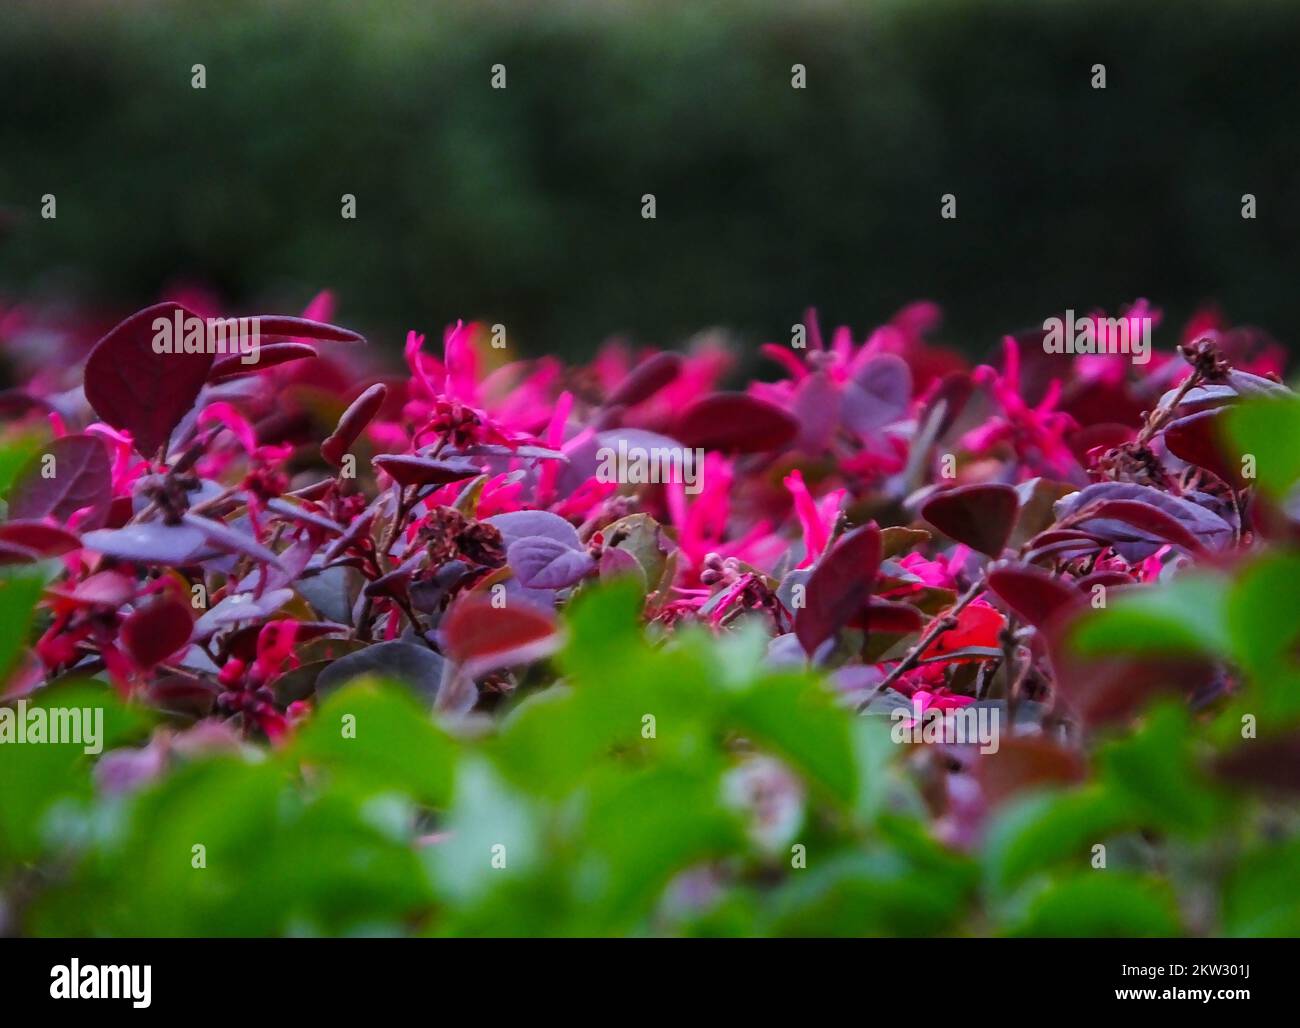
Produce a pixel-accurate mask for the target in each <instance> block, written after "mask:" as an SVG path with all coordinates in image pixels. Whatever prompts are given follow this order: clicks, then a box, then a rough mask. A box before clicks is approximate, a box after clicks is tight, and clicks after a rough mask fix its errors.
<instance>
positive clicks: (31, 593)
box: [0, 572, 45, 692]
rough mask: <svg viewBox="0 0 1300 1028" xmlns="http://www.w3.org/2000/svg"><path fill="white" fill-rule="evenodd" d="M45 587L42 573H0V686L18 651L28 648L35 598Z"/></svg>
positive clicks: (0, 690) (37, 597) (37, 598)
mask: <svg viewBox="0 0 1300 1028" xmlns="http://www.w3.org/2000/svg"><path fill="white" fill-rule="evenodd" d="M44 587H45V578H44V576H43V575H40V574H35V573H32V572H21V573H17V574H14V573H9V574H5V573H3V572H0V686H3V684H4V681H5V677H6V676H7V675H8V674H9V670H10V668H12V667H13V664H14V661H15V660H16V659H17V657H18V654H19V653H21V652H22V651H23V650H24V649H25V648H26V647H27V635H28V633H29V632H30V631H31V627H32V619H33V616H34V614H35V611H36V601H37V600H39V599H40V598H41V590H42V589H43V588H44ZM2 691H3V690H2V689H0V692H2Z"/></svg>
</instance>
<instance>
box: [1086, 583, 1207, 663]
mask: <svg viewBox="0 0 1300 1028" xmlns="http://www.w3.org/2000/svg"><path fill="white" fill-rule="evenodd" d="M1225 593H1226V583H1225V580H1224V578H1223V576H1221V575H1217V574H1212V573H1207V572H1199V571H1198V572H1192V573H1188V574H1183V575H1180V576H1179V577H1178V578H1176V579H1174V580H1173V581H1171V582H1166V583H1162V584H1160V585H1158V586H1154V587H1148V588H1143V589H1140V590H1136V591H1126V592H1124V593H1123V594H1121V595H1119V596H1117V597H1116V598H1115V601H1114V603H1113V604H1112V605H1111V606H1109V607H1107V608H1105V609H1103V610H1099V611H1096V612H1094V613H1092V614H1090V615H1089V616H1088V617H1086V618H1084V619H1083V621H1082V622H1081V623H1080V624H1079V626H1078V627H1077V628H1076V629H1075V630H1074V633H1073V636H1072V642H1073V643H1074V645H1075V647H1076V648H1077V649H1078V650H1079V652H1081V653H1084V654H1087V655H1099V654H1106V653H1139V654H1152V655H1154V654H1184V653H1201V654H1206V655H1210V656H1218V655H1225V654H1227V653H1228V652H1229V651H1230V641H1229V637H1228V631H1227V626H1226V621H1225V612H1224V608H1225Z"/></svg>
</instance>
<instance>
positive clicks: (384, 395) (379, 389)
mask: <svg viewBox="0 0 1300 1028" xmlns="http://www.w3.org/2000/svg"><path fill="white" fill-rule="evenodd" d="M387 399H388V388H387V387H386V386H385V385H384V384H383V383H382V382H380V383H376V384H375V385H372V386H371V387H370V388H369V389H367V390H366V391H365V392H364V393H362V394H361V395H360V396H358V397H357V398H356V399H355V400H353V401H352V403H351V405H350V406H349V407H348V409H347V410H345V411H344V412H343V416H342V417H340V418H339V423H338V427H337V428H335V429H334V432H333V434H332V435H331V436H330V437H329V438H328V439H326V440H325V441H324V442H323V443H321V446H320V455H321V456H322V457H324V458H325V462H326V463H327V464H329V465H331V466H332V467H336V468H338V467H342V466H343V455H344V454H345V453H347V452H348V448H349V447H350V446H351V445H352V444H353V443H355V442H356V441H357V437H358V436H360V435H361V433H362V432H363V431H364V430H365V427H366V426H367V425H368V424H370V422H371V420H372V419H373V418H374V416H375V415H376V414H378V413H379V411H380V408H382V407H383V405H384V401H385V400H387Z"/></svg>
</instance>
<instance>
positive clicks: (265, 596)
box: [194, 589, 294, 642]
mask: <svg viewBox="0 0 1300 1028" xmlns="http://www.w3.org/2000/svg"><path fill="white" fill-rule="evenodd" d="M293 596H294V593H293V590H292V589H268V590H266V592H264V593H262V595H260V596H258V595H257V594H256V593H251V592H244V593H231V594H230V595H229V596H227V597H226V598H225V599H224V600H222V601H221V602H219V603H218V604H217V605H216V606H215V607H212V608H211V609H210V610H208V612H207V613H206V614H204V615H203V616H202V617H201V618H199V619H198V621H196V622H195V623H194V641H195V642H199V641H201V640H203V639H206V638H208V637H209V636H210V635H212V633H213V632H215V631H217V629H219V628H224V627H225V626H226V625H236V624H239V622H241V621H260V620H262V619H264V618H268V617H270V616H271V615H272V614H274V613H275V612H276V611H277V610H279V609H280V608H281V607H283V606H284V605H285V604H286V603H288V602H289V601H290V600H292V599H293Z"/></svg>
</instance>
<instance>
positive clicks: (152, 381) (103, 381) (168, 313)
mask: <svg viewBox="0 0 1300 1028" xmlns="http://www.w3.org/2000/svg"><path fill="white" fill-rule="evenodd" d="M178 311H179V312H180V314H181V317H182V318H185V319H189V318H195V317H197V315H195V314H193V313H192V312H190V311H188V310H186V309H185V308H184V307H182V306H181V305H180V304H177V303H171V302H168V303H159V304H155V305H154V306H152V307H146V308H145V309H144V310H142V311H137V312H136V313H135V314H132V315H131V316H130V317H129V318H127V319H126V320H125V321H123V322H121V323H120V324H119V325H117V326H116V327H115V328H113V329H112V330H111V331H110V332H109V333H108V335H106V336H104V338H103V339H101V340H100V341H99V342H98V343H96V344H95V348H94V349H93V350H91V352H90V357H89V359H88V360H87V361H86V399H87V400H88V401H90V405H91V406H92V407H93V408H94V409H95V413H96V414H98V415H99V416H100V418H102V419H103V420H104V421H106V422H107V423H108V424H110V425H112V426H113V427H114V428H117V429H120V430H122V431H125V432H130V433H131V438H132V440H133V441H134V443H135V448H136V449H137V450H139V451H140V453H141V454H143V455H144V456H146V457H152V456H153V455H154V454H155V453H156V452H157V451H158V449H159V448H160V447H162V446H164V445H166V443H167V441H168V440H169V439H170V438H171V434H172V431H173V430H174V429H175V428H176V426H177V425H179V424H180V422H181V419H182V418H184V417H185V415H186V414H188V413H189V411H190V408H191V407H193V406H194V401H195V400H197V399H198V397H199V392H200V391H201V390H202V389H203V384H204V382H206V381H207V379H208V372H209V371H210V370H211V368H212V354H210V353H155V352H154V348H153V339H154V327H153V326H154V321H155V319H159V318H161V319H165V320H166V321H168V322H173V321H174V318H175V315H176V312H178Z"/></svg>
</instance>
